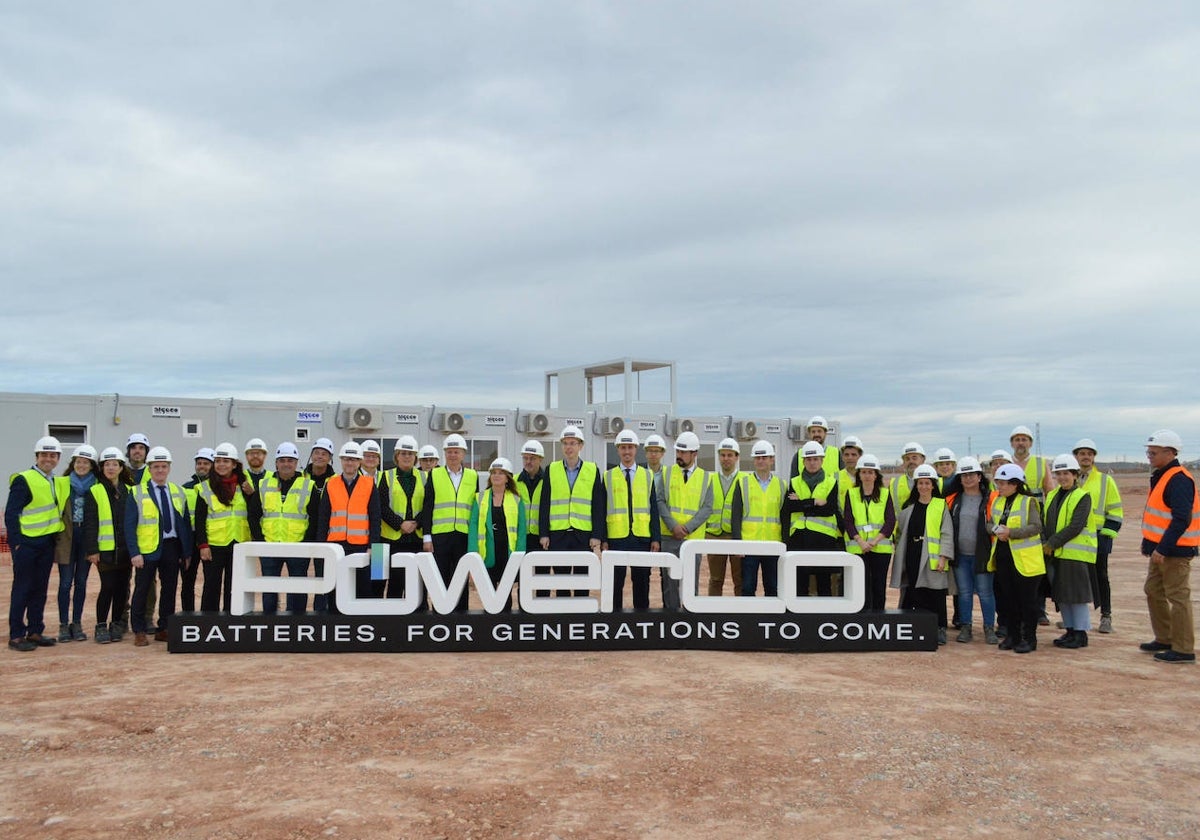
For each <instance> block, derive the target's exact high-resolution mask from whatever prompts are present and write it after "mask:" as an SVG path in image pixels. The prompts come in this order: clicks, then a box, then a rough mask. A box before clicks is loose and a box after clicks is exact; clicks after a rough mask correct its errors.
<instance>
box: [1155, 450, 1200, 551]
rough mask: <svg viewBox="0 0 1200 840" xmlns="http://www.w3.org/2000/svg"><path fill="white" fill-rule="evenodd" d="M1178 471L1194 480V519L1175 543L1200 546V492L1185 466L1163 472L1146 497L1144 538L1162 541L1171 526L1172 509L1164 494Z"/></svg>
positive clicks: (1184, 545)
mask: <svg viewBox="0 0 1200 840" xmlns="http://www.w3.org/2000/svg"><path fill="white" fill-rule="evenodd" d="M1176 473H1183V474H1184V475H1186V476H1187V477H1188V481H1191V482H1192V521H1191V524H1189V525H1188V528H1187V530H1186V531H1184V532H1183V534H1182V535H1181V536H1180V537H1179V539H1178V541H1176V543H1175V545H1178V546H1182V547H1184V548H1188V547H1193V546H1200V493H1197V492H1196V487H1195V484H1196V480H1195V479H1194V478H1192V474H1191V473H1190V472H1188V471H1187V470H1185V469H1184V468H1183V467H1171V469H1169V470H1167V471H1166V472H1165V473H1163V476H1162V478H1160V479H1159V480H1158V483H1157V484H1155V485H1154V489H1153V490H1151V491H1150V496H1149V498H1147V499H1146V511H1145V512H1144V513H1143V514H1142V539H1144V540H1148V541H1150V542H1153V543H1158V542H1162V538H1163V534H1165V533H1166V532H1167V528H1169V527H1170V525H1171V509H1170V508H1169V507H1167V502H1166V500H1165V499H1164V498H1163V495H1164V494H1165V493H1166V490H1167V482H1169V481H1170V480H1171V479H1172V478H1174V477H1175V475H1176Z"/></svg>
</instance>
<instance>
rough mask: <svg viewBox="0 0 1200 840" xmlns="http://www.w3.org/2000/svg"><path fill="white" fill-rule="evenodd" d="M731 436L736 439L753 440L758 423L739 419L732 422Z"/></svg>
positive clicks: (756, 432)
mask: <svg viewBox="0 0 1200 840" xmlns="http://www.w3.org/2000/svg"><path fill="white" fill-rule="evenodd" d="M733 436H734V437H736V438H737V439H738V440H753V439H754V438H756V437H758V424H757V423H755V422H754V421H753V420H739V421H737V422H736V423H734V424H733Z"/></svg>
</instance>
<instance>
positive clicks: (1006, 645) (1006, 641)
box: [997, 636, 1016, 650]
mask: <svg viewBox="0 0 1200 840" xmlns="http://www.w3.org/2000/svg"><path fill="white" fill-rule="evenodd" d="M1014 647H1016V642H1014V641H1013V637H1012V636H1005V637H1004V638H1003V639H1001V640H1000V644H999V645H997V648H999V649H1000V650H1012V649H1013V648H1014Z"/></svg>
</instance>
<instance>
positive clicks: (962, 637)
mask: <svg viewBox="0 0 1200 840" xmlns="http://www.w3.org/2000/svg"><path fill="white" fill-rule="evenodd" d="M971 638H972V634H971V628H970V627H967V626H963V627H960V628H959V630H958V636H956V637H955V639H954V641H956V642H962V643H963V644H966V643H967V642H970V641H971Z"/></svg>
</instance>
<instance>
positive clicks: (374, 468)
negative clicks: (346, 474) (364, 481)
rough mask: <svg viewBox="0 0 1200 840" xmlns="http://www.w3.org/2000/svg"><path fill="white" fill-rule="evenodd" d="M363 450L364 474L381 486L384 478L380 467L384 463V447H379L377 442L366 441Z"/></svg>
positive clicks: (362, 446) (363, 443)
mask: <svg viewBox="0 0 1200 840" xmlns="http://www.w3.org/2000/svg"><path fill="white" fill-rule="evenodd" d="M361 448H362V456H363V457H362V473H363V475H365V476H367V477H368V478H370V479H371V480H372V481H374V482H375V484H376V486H378V485H379V482H380V480H381V479H382V478H383V476H382V475H381V474H380V469H379V465H380V464H381V463H382V462H383V447H381V446H380V445H379V441H377V440H364V441H363V442H362V445H361Z"/></svg>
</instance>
